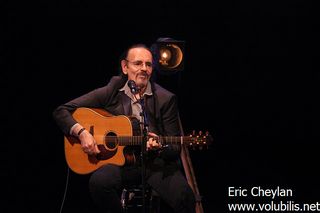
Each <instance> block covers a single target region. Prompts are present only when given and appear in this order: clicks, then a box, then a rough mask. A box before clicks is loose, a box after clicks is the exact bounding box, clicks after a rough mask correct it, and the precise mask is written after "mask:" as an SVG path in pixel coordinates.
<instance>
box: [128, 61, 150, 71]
mask: <svg viewBox="0 0 320 213" xmlns="http://www.w3.org/2000/svg"><path fill="white" fill-rule="evenodd" d="M125 60H126V61H127V62H129V63H131V64H133V66H134V67H136V68H137V69H142V68H143V65H144V64H145V66H146V68H147V69H149V70H150V69H152V66H153V64H152V63H151V62H148V61H147V62H143V61H129V60H127V59H125Z"/></svg>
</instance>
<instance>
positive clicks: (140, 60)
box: [121, 47, 152, 88]
mask: <svg viewBox="0 0 320 213" xmlns="http://www.w3.org/2000/svg"><path fill="white" fill-rule="evenodd" d="M121 66H122V72H123V73H124V74H127V75H128V80H133V81H135V82H136V84H137V85H138V86H139V87H140V88H144V87H145V86H146V85H147V83H148V80H149V79H150V77H151V74H152V54H151V53H150V52H149V51H148V50H147V49H145V48H142V47H138V48H133V49H131V50H129V52H128V56H127V59H126V60H122V61H121Z"/></svg>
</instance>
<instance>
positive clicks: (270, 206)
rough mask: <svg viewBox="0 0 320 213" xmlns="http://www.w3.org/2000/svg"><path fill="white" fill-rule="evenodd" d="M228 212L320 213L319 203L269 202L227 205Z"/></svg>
mask: <svg viewBox="0 0 320 213" xmlns="http://www.w3.org/2000/svg"><path fill="white" fill-rule="evenodd" d="M228 211H229V212H241V211H243V212H248V211H254V212H320V203H319V202H316V203H303V204H302V203H295V202H294V201H279V202H275V201H270V202H268V203H229V204H228Z"/></svg>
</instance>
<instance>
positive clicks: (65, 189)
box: [59, 167, 70, 213]
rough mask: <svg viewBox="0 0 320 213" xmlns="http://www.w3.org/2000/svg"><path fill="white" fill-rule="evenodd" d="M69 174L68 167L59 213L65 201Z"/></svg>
mask: <svg viewBox="0 0 320 213" xmlns="http://www.w3.org/2000/svg"><path fill="white" fill-rule="evenodd" d="M69 174H70V169H69V167H68V170H67V178H66V186H65V188H64V194H63V199H62V202H61V206H60V211H59V212H60V213H62V209H63V205H64V201H65V200H66V196H67V191H68V185H69Z"/></svg>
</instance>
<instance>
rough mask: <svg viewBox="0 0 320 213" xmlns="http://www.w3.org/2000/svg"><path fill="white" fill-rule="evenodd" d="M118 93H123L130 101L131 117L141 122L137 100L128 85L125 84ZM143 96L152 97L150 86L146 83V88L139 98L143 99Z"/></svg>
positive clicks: (140, 110) (139, 106)
mask: <svg viewBox="0 0 320 213" xmlns="http://www.w3.org/2000/svg"><path fill="white" fill-rule="evenodd" d="M119 91H124V93H125V94H126V95H127V96H128V97H129V98H130V99H131V109H132V115H133V116H135V117H136V118H137V119H138V120H139V121H140V122H143V120H142V116H141V112H142V109H141V105H140V103H139V100H137V98H136V97H135V96H134V95H133V94H132V93H131V91H130V88H129V86H128V84H127V83H126V84H125V85H124V87H122V88H121V89H119ZM145 95H150V96H151V95H152V90H151V84H150V82H149V81H148V84H147V88H146V90H145V91H144V93H143V94H142V96H141V98H143V97H144V96H145Z"/></svg>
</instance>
